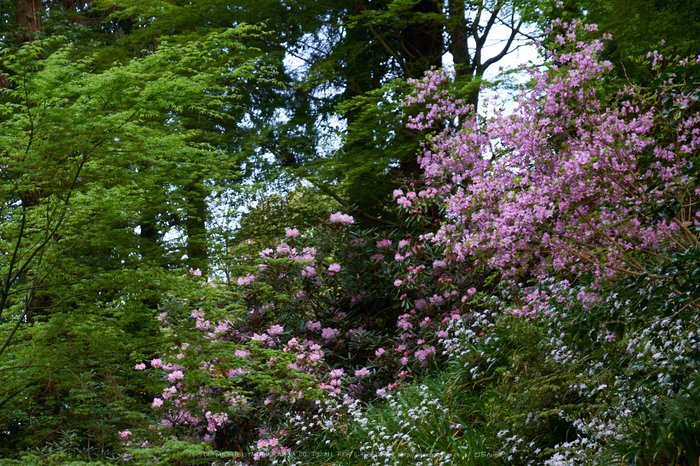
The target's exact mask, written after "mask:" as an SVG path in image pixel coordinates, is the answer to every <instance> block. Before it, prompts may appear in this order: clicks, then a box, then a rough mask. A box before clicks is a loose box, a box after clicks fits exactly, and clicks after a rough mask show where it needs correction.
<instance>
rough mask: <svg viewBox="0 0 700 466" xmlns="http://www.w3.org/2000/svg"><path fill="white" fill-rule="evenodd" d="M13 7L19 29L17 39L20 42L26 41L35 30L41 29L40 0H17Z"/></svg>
mask: <svg viewBox="0 0 700 466" xmlns="http://www.w3.org/2000/svg"><path fill="white" fill-rule="evenodd" d="M15 7H16V9H17V12H16V16H17V26H18V30H19V34H18V35H17V39H18V41H19V42H20V43H22V42H26V41H27V40H29V39H30V38H31V36H32V35H34V33H35V32H37V31H40V30H41V13H42V11H41V10H42V4H41V0H17V1H16V3H15Z"/></svg>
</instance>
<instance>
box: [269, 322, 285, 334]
mask: <svg viewBox="0 0 700 466" xmlns="http://www.w3.org/2000/svg"><path fill="white" fill-rule="evenodd" d="M280 333H284V327H282V326H281V325H277V324H275V325H273V326H272V327H270V328H269V329H267V334H268V335H270V336H274V335H279V334H280Z"/></svg>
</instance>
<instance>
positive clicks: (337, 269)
mask: <svg viewBox="0 0 700 466" xmlns="http://www.w3.org/2000/svg"><path fill="white" fill-rule="evenodd" d="M328 272H329V273H338V272H340V264H338V263H333V264H331V265H329V266H328Z"/></svg>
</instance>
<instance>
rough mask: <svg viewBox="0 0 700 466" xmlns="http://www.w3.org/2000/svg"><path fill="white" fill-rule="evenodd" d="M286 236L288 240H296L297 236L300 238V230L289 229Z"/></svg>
mask: <svg viewBox="0 0 700 466" xmlns="http://www.w3.org/2000/svg"><path fill="white" fill-rule="evenodd" d="M285 235H287V237H288V238H296V237H297V236H299V230H297V229H296V228H288V229H287V231H286V232H285Z"/></svg>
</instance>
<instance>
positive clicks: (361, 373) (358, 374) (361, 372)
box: [355, 367, 370, 379]
mask: <svg viewBox="0 0 700 466" xmlns="http://www.w3.org/2000/svg"><path fill="white" fill-rule="evenodd" d="M369 375H370V372H369V370H368V369H367V368H366V367H363V368H362V369H358V370H356V371H355V377H359V378H361V379H364V378H366V377H369Z"/></svg>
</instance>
